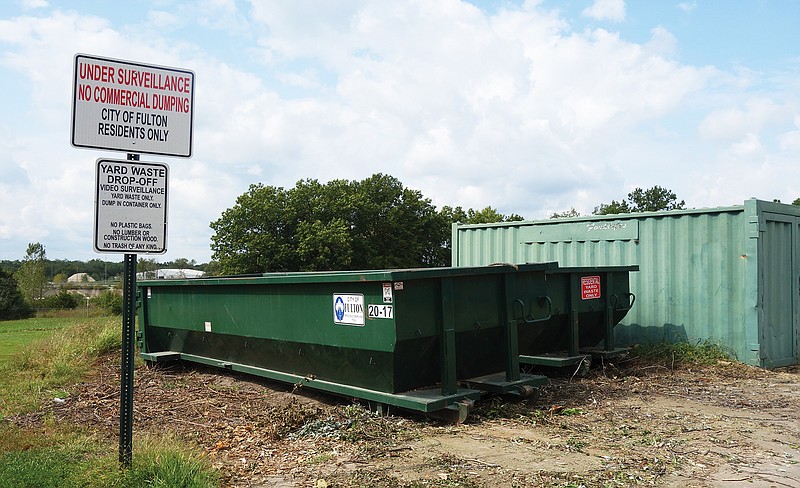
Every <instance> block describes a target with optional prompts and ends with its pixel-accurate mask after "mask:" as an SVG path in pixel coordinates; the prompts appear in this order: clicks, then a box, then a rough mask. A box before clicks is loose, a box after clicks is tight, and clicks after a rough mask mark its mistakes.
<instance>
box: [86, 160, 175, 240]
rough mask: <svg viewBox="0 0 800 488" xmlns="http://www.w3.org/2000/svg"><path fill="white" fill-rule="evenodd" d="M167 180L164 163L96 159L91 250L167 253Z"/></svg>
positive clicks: (166, 168)
mask: <svg viewBox="0 0 800 488" xmlns="http://www.w3.org/2000/svg"><path fill="white" fill-rule="evenodd" d="M168 179H169V167H168V166H167V165H166V164H164V163H146V162H140V161H124V160H118V159H102V158H101V159H98V160H97V172H96V180H97V188H96V193H95V200H94V205H95V214H94V216H95V218H94V250H95V251H97V252H116V253H131V254H163V253H165V252H167V180H168Z"/></svg>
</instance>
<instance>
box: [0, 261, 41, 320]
mask: <svg viewBox="0 0 800 488" xmlns="http://www.w3.org/2000/svg"><path fill="white" fill-rule="evenodd" d="M33 314H34V310H33V307H31V306H30V304H28V302H26V301H25V299H24V298H23V297H22V293H20V291H19V287H18V286H17V281H16V280H15V279H14V277H13V276H11V275H10V274H9V273H6V272H5V271H3V270H2V269H0V320H18V319H26V318H28V317H33Z"/></svg>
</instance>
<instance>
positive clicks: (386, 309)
mask: <svg viewBox="0 0 800 488" xmlns="http://www.w3.org/2000/svg"><path fill="white" fill-rule="evenodd" d="M367 315H369V318H371V319H393V318H394V309H393V308H392V306H391V305H377V304H369V306H368V307H367Z"/></svg>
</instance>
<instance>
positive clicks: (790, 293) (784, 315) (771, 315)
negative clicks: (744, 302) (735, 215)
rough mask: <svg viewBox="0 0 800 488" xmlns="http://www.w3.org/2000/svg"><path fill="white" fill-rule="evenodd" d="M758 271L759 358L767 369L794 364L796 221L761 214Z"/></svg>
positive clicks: (799, 251)
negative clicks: (759, 297)
mask: <svg viewBox="0 0 800 488" xmlns="http://www.w3.org/2000/svg"><path fill="white" fill-rule="evenodd" d="M763 215H764V224H765V227H766V228H765V229H764V230H765V232H764V233H763V234H762V236H763V242H762V246H763V247H762V248H761V249H760V251H761V252H760V254H761V256H763V261H762V262H761V264H762V266H761V269H760V270H759V274H760V276H759V281H760V282H761V284H762V287H761V289H762V295H761V300H762V313H763V317H762V327H761V345H762V347H761V356H762V361H763V365H764V366H765V367H768V368H776V367H781V366H789V365H792V364H797V363H798V344H797V342H798V316H799V314H800V271H799V268H800V246H798V239H799V238H800V228H799V227H800V219H798V218H797V217H793V216H791V215H781V214H774V213H766V212H765V213H764V214H763Z"/></svg>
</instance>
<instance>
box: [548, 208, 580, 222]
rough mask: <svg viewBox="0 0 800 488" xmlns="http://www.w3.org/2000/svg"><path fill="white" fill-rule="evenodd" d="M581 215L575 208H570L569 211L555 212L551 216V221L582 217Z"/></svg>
mask: <svg viewBox="0 0 800 488" xmlns="http://www.w3.org/2000/svg"><path fill="white" fill-rule="evenodd" d="M580 216H581V213H580V212H578V211H577V210H575V207H570V209H569V210H565V211H563V212H553V215H551V216H550V218H551V219H566V218H570V217H580Z"/></svg>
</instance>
